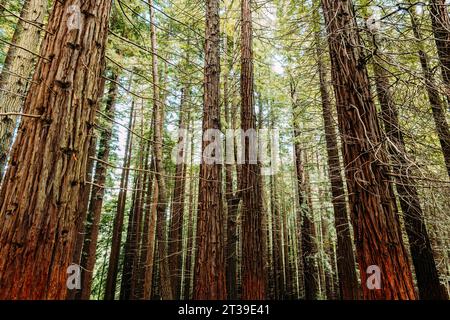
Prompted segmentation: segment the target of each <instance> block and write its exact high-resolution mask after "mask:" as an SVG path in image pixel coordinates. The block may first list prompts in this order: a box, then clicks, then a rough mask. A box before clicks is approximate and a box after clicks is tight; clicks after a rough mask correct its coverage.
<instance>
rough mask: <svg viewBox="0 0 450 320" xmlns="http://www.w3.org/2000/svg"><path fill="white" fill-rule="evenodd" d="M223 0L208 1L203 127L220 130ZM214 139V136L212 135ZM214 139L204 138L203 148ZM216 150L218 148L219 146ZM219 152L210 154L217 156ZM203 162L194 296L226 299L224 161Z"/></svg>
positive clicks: (200, 182) (201, 167) (204, 128)
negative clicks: (220, 12)
mask: <svg viewBox="0 0 450 320" xmlns="http://www.w3.org/2000/svg"><path fill="white" fill-rule="evenodd" d="M219 24H220V21H219V1H218V0H208V1H207V2H206V33H205V39H206V43H205V51H206V52H205V68H204V72H205V79H204V101H203V103H204V107H203V108H204V109H203V130H202V132H203V133H205V132H206V131H207V130H209V129H218V130H220V104H219V96H220V87H219V80H220V56H219V47H220V40H219V35H220V30H219V28H220V25H219ZM212 139H213V138H212ZM211 142H212V141H203V143H202V151H203V150H205V148H206V147H207V146H208V145H209V144H210V143H211ZM215 152H218V151H217V150H216V151H215ZM215 155H216V154H213V155H210V156H215ZM207 161H208V159H207V158H206V157H204V156H202V163H201V165H200V181H199V197H198V220H197V253H196V261H195V276H194V281H195V284H194V295H193V296H194V299H196V300H201V299H210V300H216V299H221V300H223V299H226V297H227V294H226V284H225V252H224V247H225V246H224V215H223V213H224V210H223V201H222V165H221V164H220V163H207Z"/></svg>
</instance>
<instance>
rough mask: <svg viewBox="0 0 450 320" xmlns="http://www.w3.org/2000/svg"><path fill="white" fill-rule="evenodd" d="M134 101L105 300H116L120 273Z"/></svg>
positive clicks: (115, 218) (114, 224)
mask: <svg viewBox="0 0 450 320" xmlns="http://www.w3.org/2000/svg"><path fill="white" fill-rule="evenodd" d="M130 87H131V80H130ZM134 112H135V111H134V100H133V101H132V104H131V111H130V117H129V121H128V127H127V128H128V133H127V141H126V144H125V155H124V160H123V169H122V176H121V178H120V191H119V196H118V202H117V211H116V215H115V217H114V221H113V231H112V239H111V253H110V255H109V263H108V274H107V277H106V285H105V300H114V298H115V296H116V286H117V274H118V272H119V256H120V248H121V243H122V230H123V222H124V221H123V220H124V216H125V205H126V197H127V188H128V178H129V175H130V170H129V168H130V163H131V151H132V147H133V134H132V130H133V127H134Z"/></svg>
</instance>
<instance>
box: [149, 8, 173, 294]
mask: <svg viewBox="0 0 450 320" xmlns="http://www.w3.org/2000/svg"><path fill="white" fill-rule="evenodd" d="M149 9H150V37H151V39H150V40H151V50H152V80H153V119H154V135H153V140H154V146H153V150H154V158H155V171H156V173H155V175H156V183H157V184H158V204H157V207H156V210H157V227H156V239H157V242H158V253H159V272H160V289H161V296H162V298H163V299H164V300H171V299H172V298H173V291H172V285H171V279H170V270H169V262H168V261H167V259H166V255H167V243H166V241H165V225H166V223H165V222H166V209H167V198H166V193H167V191H166V183H165V173H164V171H165V170H164V164H163V122H164V119H163V116H164V102H163V101H162V99H161V96H160V91H159V90H160V82H159V72H158V45H157V37H156V27H155V9H154V5H153V0H150V1H149Z"/></svg>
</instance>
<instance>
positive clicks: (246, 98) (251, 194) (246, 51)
mask: <svg viewBox="0 0 450 320" xmlns="http://www.w3.org/2000/svg"><path fill="white" fill-rule="evenodd" d="M252 30H253V28H252V13H251V0H242V1H241V128H242V130H243V131H244V132H247V130H256V119H255V111H254V96H253V95H254V91H253V80H254V79H253V41H252V38H253V36H252ZM249 140H250V139H249ZM249 140H248V139H246V138H245V137H243V141H242V144H243V148H242V149H243V150H242V151H243V156H242V159H243V162H244V163H243V164H242V168H241V186H240V188H241V190H242V192H241V198H242V299H244V300H262V299H265V296H266V293H265V291H266V290H265V287H266V275H265V267H264V266H265V261H264V259H263V252H264V246H265V243H264V239H265V236H264V228H263V210H262V199H261V190H260V187H261V185H260V180H259V175H260V174H261V173H260V167H259V165H258V163H251V158H252V155H250V154H249V153H250V149H252V148H251V146H250V143H251V141H249Z"/></svg>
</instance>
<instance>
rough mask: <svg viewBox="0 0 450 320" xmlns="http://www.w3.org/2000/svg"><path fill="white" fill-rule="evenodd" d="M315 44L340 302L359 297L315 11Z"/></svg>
mask: <svg viewBox="0 0 450 320" xmlns="http://www.w3.org/2000/svg"><path fill="white" fill-rule="evenodd" d="M315 12H316V14H315V21H317V22H316V23H315V28H316V30H315V42H316V44H315V45H316V53H317V60H316V63H317V69H318V74H319V85H320V97H321V102H322V117H323V124H324V129H325V141H326V145H327V156H328V158H327V160H328V175H329V177H330V183H331V194H332V197H333V198H332V200H331V202H332V203H333V209H334V224H335V228H336V234H337V252H336V254H337V271H338V276H339V290H340V296H341V298H342V299H344V300H353V299H358V298H359V290H358V278H357V276H356V263H355V256H354V254H353V245H352V237H351V235H350V222H349V217H348V212H347V204H346V198H345V189H344V181H343V179H342V167H341V162H340V159H339V149H338V148H339V147H338V141H337V133H336V126H335V124H334V119H333V113H332V104H331V97H330V93H329V90H328V85H327V73H326V67H325V63H324V54H325V50H323V48H322V45H321V36H320V35H321V31H320V23H318V22H319V21H320V15H319V11H318V8H317V9H316V10H315Z"/></svg>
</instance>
